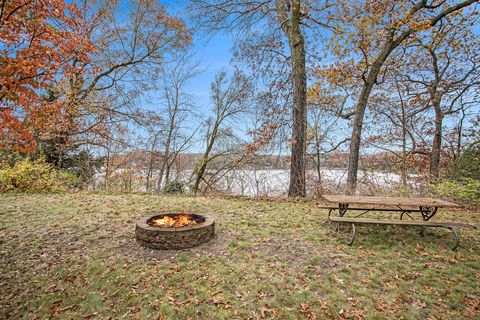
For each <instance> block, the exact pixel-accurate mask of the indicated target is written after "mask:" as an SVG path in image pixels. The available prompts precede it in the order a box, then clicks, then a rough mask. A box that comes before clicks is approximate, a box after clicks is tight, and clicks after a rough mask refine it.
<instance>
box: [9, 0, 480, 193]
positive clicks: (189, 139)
mask: <svg viewBox="0 0 480 320" xmlns="http://www.w3.org/2000/svg"><path fill="white" fill-rule="evenodd" d="M182 5H183V6H184V8H185V10H181V14H179V13H178V12H175V10H173V9H172V8H168V7H166V4H165V5H164V4H162V3H161V1H160V2H159V1H155V0H148V1H140V0H131V1H119V2H115V1H114V2H111V1H96V2H90V1H82V2H77V1H71V2H66V1H64V0H42V1H34V2H31V1H27V0H14V1H6V0H4V1H2V2H1V6H0V21H1V22H0V39H1V47H0V49H1V51H2V54H1V56H2V59H1V60H0V65H1V69H2V70H3V71H2V72H1V73H0V88H1V91H0V104H1V106H0V108H1V110H0V111H1V112H0V114H1V120H0V121H1V122H0V148H1V153H0V155H1V158H2V160H3V163H4V164H3V167H2V168H3V169H2V170H4V171H5V172H9V173H8V174H9V175H15V171H16V170H20V169H19V168H22V165H20V163H23V168H25V166H27V167H28V166H30V167H32V168H33V169H32V170H34V169H35V166H36V165H37V166H42V165H45V166H46V168H50V169H47V170H56V171H58V173H59V175H60V176H63V177H64V178H65V177H67V178H66V179H64V180H65V181H67V182H65V181H64V182H62V183H60V184H65V183H67V184H68V185H69V186H70V187H73V188H77V189H78V188H80V189H104V190H121V191H146V192H155V193H162V192H165V191H168V190H170V191H173V192H191V193H194V194H197V193H235V192H234V191H233V189H231V188H229V187H228V185H229V184H230V183H232V181H233V180H235V179H236V180H235V181H237V182H236V183H237V184H241V185H242V186H243V185H244V183H247V182H246V181H243V180H242V181H241V180H239V179H241V178H239V177H240V176H241V175H243V176H244V177H247V176H248V179H250V180H252V182H251V183H252V184H253V185H256V188H257V189H259V188H260V187H259V185H260V184H261V181H260V180H261V178H258V176H257V173H256V172H257V170H259V169H262V168H263V169H265V168H266V169H267V170H268V168H272V167H271V166H270V167H264V166H263V167H262V165H261V163H263V162H264V159H267V158H272V159H273V158H275V157H276V158H277V160H275V161H277V162H278V161H282V162H284V158H285V157H286V156H288V157H287V159H286V162H287V166H286V167H285V169H288V175H289V177H288V178H287V177H286V178H285V181H283V180H282V186H283V184H284V183H285V184H288V186H285V187H284V189H282V190H283V191H282V192H280V193H283V194H288V196H290V197H298V196H299V197H305V196H307V195H308V196H311V195H319V194H322V193H323V191H324V190H328V189H330V190H331V189H335V190H337V189H338V191H339V192H342V193H347V194H354V193H360V194H361V193H371V192H373V191H372V190H374V189H375V190H377V191H378V189H380V185H376V186H375V187H373V186H372V185H370V186H369V183H370V182H368V181H366V180H364V179H363V178H362V179H363V180H362V179H360V180H361V184H362V186H361V187H360V188H359V187H358V181H359V173H360V174H361V176H362V177H366V176H369V175H378V173H379V172H384V173H388V174H390V173H391V174H396V175H398V176H399V180H398V181H396V182H395V185H393V186H392V185H389V189H390V190H391V192H397V191H398V190H400V191H401V192H410V193H411V194H417V195H422V194H425V192H432V190H437V191H438V190H440V191H438V192H440V193H441V192H443V191H442V190H444V189H445V188H446V186H447V185H449V184H454V185H455V186H457V187H458V188H460V189H461V188H463V189H462V190H464V189H466V190H472V189H475V186H476V185H478V179H479V177H480V176H479V171H478V163H479V162H478V161H479V153H480V151H479V150H480V145H479V142H480V135H479V132H480V130H478V127H479V125H480V104H479V90H478V89H479V85H480V73H479V57H480V47H479V45H480V43H479V33H478V19H479V14H478V2H477V1H475V0H463V1H461V0H457V1H454V0H448V1H447V0H430V1H429V0H417V1H393V0H385V1H356V0H352V1H335V2H331V1H320V0H311V1H301V0H291V1H286V0H277V1H248V2H246V1H237V0H228V1H216V0H211V1H191V2H188V1H186V2H182ZM222 32H229V33H231V34H233V35H234V37H235V39H236V40H235V43H234V44H233V48H232V49H233V53H234V58H233V60H232V65H231V67H230V68H231V69H230V70H233V71H228V70H227V69H225V70H222V71H220V72H218V73H217V75H216V77H215V78H214V79H211V83H212V84H211V92H210V97H211V103H210V105H209V106H205V105H200V104H199V102H198V101H196V99H195V96H194V94H193V92H192V87H191V83H192V81H193V80H194V79H196V78H197V77H198V76H199V75H201V74H202V72H204V69H203V67H202V64H201V61H199V60H198V58H197V57H198V56H197V55H196V50H197V49H198V48H197V46H198V45H199V44H198V43H199V41H198V39H205V38H208V37H214V36H215V35H218V34H220V33H222ZM225 67H227V66H225ZM25 159H27V160H25ZM28 159H31V161H33V162H31V161H30V160H28ZM191 159H195V162H194V164H193V165H191V166H190V165H187V163H188V164H191V161H190V160H191ZM22 161H23V162H22ZM25 161H27V162H28V161H30V162H31V163H30V164H28V163H27V162H25ZM35 161H36V162H35ZM268 163H269V164H270V165H271V164H272V162H271V161H270V160H269V161H268ZM30 167H29V168H30ZM337 169H338V170H339V169H343V170H345V172H346V179H343V177H342V178H340V177H339V178H336V179H334V180H331V179H330V180H329V179H328V178H327V174H326V173H325V172H324V171H322V170H337ZM252 170H253V172H254V173H251V172H252ZM247 171H248V172H247ZM246 172H247V173H246ZM5 175H7V174H5ZM252 175H253V176H252ZM9 179H10V180H9ZM15 179H16V178H14V177H12V178H8V179H7V178H6V180H8V181H10V182H8V181H7V182H5V183H4V184H5V185H7V186H6V187H4V188H3V189H4V190H11V189H15V188H17V189H18V188H20V189H21V188H22V187H19V186H15V185H14V184H15V183H12V182H11V181H13V180H15ZM245 179H247V178H245ZM265 179H266V180H268V179H272V178H265ZM17 180H18V179H17ZM239 181H240V182H239ZM419 181H420V182H419ZM269 183H270V184H272V182H271V181H270V182H268V181H266V182H265V184H266V185H268V184H269ZM373 184H375V183H373ZM279 188H283V187H279ZM432 188H433V189H432ZM242 189H243V187H242ZM395 190H397V191H395ZM257 193H259V192H257ZM266 193H267V194H268V192H266Z"/></svg>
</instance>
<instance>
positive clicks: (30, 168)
mask: <svg viewBox="0 0 480 320" xmlns="http://www.w3.org/2000/svg"><path fill="white" fill-rule="evenodd" d="M65 182H66V178H65V177H64V176H62V175H61V174H60V173H59V172H58V171H56V170H55V168H53V166H52V165H50V164H48V163H46V162H45V160H44V159H43V158H40V159H39V160H35V161H32V160H30V159H29V158H25V159H23V160H17V161H16V162H15V163H14V164H13V166H10V165H9V164H8V163H7V162H3V163H2V165H1V167H0V193H5V192H51V191H58V190H62V189H64V186H65Z"/></svg>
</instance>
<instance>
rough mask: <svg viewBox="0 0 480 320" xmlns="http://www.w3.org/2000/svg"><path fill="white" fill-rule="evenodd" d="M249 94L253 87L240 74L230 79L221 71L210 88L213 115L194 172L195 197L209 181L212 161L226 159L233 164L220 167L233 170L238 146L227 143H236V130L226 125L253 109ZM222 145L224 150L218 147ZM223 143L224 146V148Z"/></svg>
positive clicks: (207, 121)
mask: <svg viewBox="0 0 480 320" xmlns="http://www.w3.org/2000/svg"><path fill="white" fill-rule="evenodd" d="M250 93H251V89H250V84H249V82H248V80H247V79H246V78H245V77H244V76H242V75H241V74H238V73H237V74H235V75H234V77H233V78H232V79H231V80H228V79H227V73H226V72H225V71H221V72H219V73H218V74H217V75H216V76H215V80H214V81H213V83H212V89H211V100H212V103H213V111H214V114H213V116H212V117H209V118H208V119H207V120H206V121H205V124H204V126H205V127H206V133H205V144H206V146H205V151H204V152H203V155H202V158H201V159H200V161H199V162H198V164H197V165H196V167H195V169H194V171H193V173H192V178H193V180H194V182H193V186H192V192H193V193H195V194H196V193H197V192H198V191H199V188H200V183H201V182H206V179H205V177H206V173H207V168H208V167H209V165H211V164H212V163H213V162H217V163H218V159H219V158H221V157H223V158H225V159H224V160H223V161H227V163H230V165H228V166H226V165H225V163H223V164H222V165H221V166H220V168H225V167H230V168H231V167H232V166H231V161H232V160H233V161H234V162H235V161H237V160H235V159H234V157H233V153H235V152H237V153H238V151H237V150H238V146H239V143H234V144H233V146H232V143H228V142H226V141H225V140H231V139H234V140H236V138H235V136H234V134H233V130H232V129H231V128H230V127H228V126H227V123H228V122H229V121H232V120H234V119H237V120H238V117H239V115H240V114H242V113H244V112H246V111H247V110H248V108H249V107H250V105H249V103H248V102H249V98H250V97H249V95H250ZM222 140H223V141H222ZM219 143H220V147H221V148H218V147H219ZM221 144H223V147H222V146H221ZM216 148H217V149H216ZM219 171H220V170H218V168H217V172H216V174H215V175H218V173H219ZM208 185H212V183H210V184H207V188H208Z"/></svg>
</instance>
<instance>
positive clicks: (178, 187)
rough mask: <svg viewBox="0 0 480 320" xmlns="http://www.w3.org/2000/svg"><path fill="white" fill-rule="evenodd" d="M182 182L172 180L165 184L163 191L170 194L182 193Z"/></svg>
mask: <svg viewBox="0 0 480 320" xmlns="http://www.w3.org/2000/svg"><path fill="white" fill-rule="evenodd" d="M183 188H184V184H183V182H182V181H179V180H172V181H170V182H169V183H167V184H166V185H165V192H166V193H171V194H177V193H183Z"/></svg>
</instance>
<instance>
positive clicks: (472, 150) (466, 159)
mask: <svg viewBox="0 0 480 320" xmlns="http://www.w3.org/2000/svg"><path fill="white" fill-rule="evenodd" d="M459 177H460V178H471V179H477V180H480V144H477V145H472V146H470V147H469V148H468V149H467V150H466V151H465V152H464V153H462V154H461V155H460V157H458V159H457V160H456V161H455V163H454V164H453V174H452V178H459Z"/></svg>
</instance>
